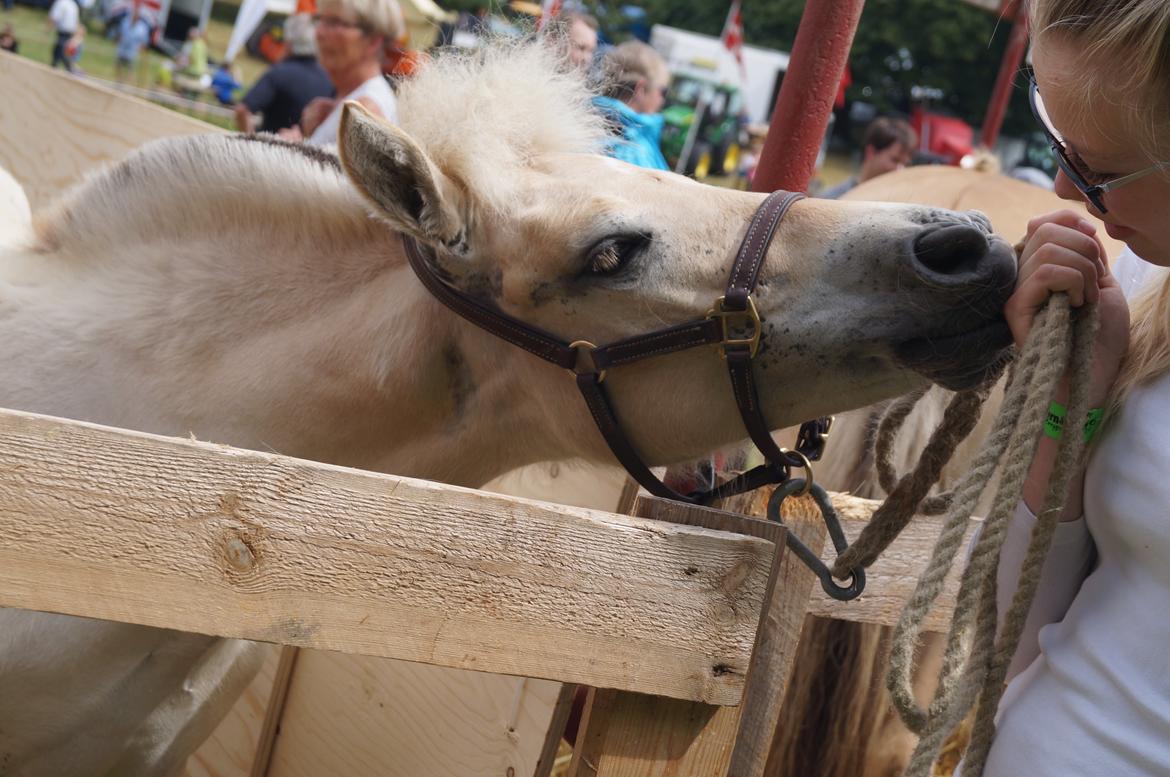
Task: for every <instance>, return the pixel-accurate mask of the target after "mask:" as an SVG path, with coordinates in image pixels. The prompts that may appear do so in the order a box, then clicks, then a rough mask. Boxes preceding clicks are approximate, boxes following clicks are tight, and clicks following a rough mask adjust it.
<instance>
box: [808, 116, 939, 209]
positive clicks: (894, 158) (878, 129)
mask: <svg viewBox="0 0 1170 777" xmlns="http://www.w3.org/2000/svg"><path fill="white" fill-rule="evenodd" d="M917 145H918V135H917V134H916V133H915V132H914V128H913V127H911V126H910V124H909V122H907V121H905V120H904V119H896V118H893V117H890V116H879V117H878V118H876V119H874V120H873V121H871V122H870V123H869V126H868V127H866V128H865V139H864V141H863V142H862V156H861V169H860V170H858V171H857V175H855V176H852V177H851V178H848V179H847V180H845V181H843V182H842V183H839V184H837V185H836V186H832V187H829V188H828V189H825V190H824V191H822V192H821V193H820V194H818V195H817V196H818V197H824V198H827V199H830V200H835V199H837V198H839V197H841V196H842V195H843V194H845V192H847V191H849V190H850V189H852V188H853V187H855V186H857V185H858V184H859V183H865V182H866V181H868V180H869V179H870V178H876V177H878V176H879V175H884V174H885V173H890V172H893V171H894V170H901V169H902V168H903V167H905V166H906V165H908V164H910V162H911V161H912V160H913V159H914V148H915V146H917Z"/></svg>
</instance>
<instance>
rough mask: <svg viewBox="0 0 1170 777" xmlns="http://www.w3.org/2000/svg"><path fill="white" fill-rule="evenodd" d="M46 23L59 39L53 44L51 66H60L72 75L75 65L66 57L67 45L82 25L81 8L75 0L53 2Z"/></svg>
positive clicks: (54, 0)
mask: <svg viewBox="0 0 1170 777" xmlns="http://www.w3.org/2000/svg"><path fill="white" fill-rule="evenodd" d="M46 23H47V24H48V26H50V27H52V28H53V31H54V32H56V34H57V39H56V41H54V43H53V59H52V64H51V66H52V67H57V65H58V64H59V65H61V67H63V68H65V69H66V70H68V71H69V72H70V73H72V72H73V63H72V62H70V61H69V57H67V56H65V44H67V43H68V42H69V39H70V38H72V37H73V36H74V34H76V33H77V28H78V27H79V26H80V25H81V8H80V7H79V6H78V5H77V3H76V2H74V0H53V5H52V6H51V7H50V8H49V17H48V19H47V20H46Z"/></svg>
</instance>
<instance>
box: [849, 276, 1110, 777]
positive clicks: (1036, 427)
mask: <svg viewBox="0 0 1170 777" xmlns="http://www.w3.org/2000/svg"><path fill="white" fill-rule="evenodd" d="M1097 326H1098V316H1097V311H1096V308H1095V306H1088V305H1087V306H1085V307H1084V308H1081V309H1079V310H1077V311H1072V310H1071V309H1070V307H1069V304H1068V296H1067V295H1066V294H1055V295H1053V296H1052V298H1051V299H1050V300H1049V302H1048V304H1047V306H1046V307H1045V308H1044V309H1043V310H1041V311H1040V312H1039V313H1038V314H1037V316H1036V320H1035V323H1034V325H1033V327H1032V330H1031V333H1030V334H1029V336H1028V339H1027V342H1025V344H1024V347H1023V349H1022V351H1021V353H1020V355H1019V357H1018V358H1017V359H1016V360H1015V362H1014V363H1013V364H1012V368H1011V371H1010V374H1009V377H1008V385H1007V389H1006V392H1005V395H1004V402H1003V406H1002V409H1001V411H1000V415H999V417H998V418H997V419H996V422H995V425H994V426H993V428H992V430H991V432H990V434H989V435H988V437H987V439H986V440H985V441H984V443H983V445H982V447H981V448H980V450H979V452H978V453H977V454H976V456H975V459H974V461H973V463H972V465H971V468H970V469H969V470H968V472H967V474H966V475H965V476H964V477H963V479H962V480H961V481H960V482H959V483H958V485H957V486H956V487H955V489H954V490H953V491H952V492H951V493H949V494H942V495H939V496H935V497H930V498H926V495H927V492H928V491H929V490H930V488H931V487H932V486H933V485H934V484H935V483H936V482H937V481H938V478H939V475H940V473H941V472H942V468H943V466H945V464H946V462H947V461H948V460H949V458H950V457H951V455H952V454H953V453H954V450H955V447H956V446H957V445H958V444H959V443H960V442H961V441H962V440H963V439H964V438H965V437H966V436H967V435H968V434H969V433H970V431H971V430H972V429H973V428H974V426H975V424H976V423H977V422H978V419H979V414H980V412H981V409H982V405H983V402H984V400H985V399H986V398H987V395H988V394H989V393H990V390H991V387H992V384H993V383H994V380H995V379H998V374H997V375H995V376H994V377H993V379H992V380H991V381H989V382H988V383H987V384H985V385H984V386H982V387H980V388H978V389H975V390H972V391H967V392H960V393H958V394H956V395H955V396H954V397H953V398H952V400H951V402H950V404H949V405H948V407H947V409H946V412H945V414H944V417H943V420H942V422H941V423H940V424H939V426H938V428H937V429H936V430H935V431H934V433H933V434H932V435H931V438H930V440H929V441H928V443H927V446H926V449H925V451H924V452H923V454H922V456H921V458H920V459H919V461H918V463H917V465H916V466H915V468H914V470H913V471H911V472H910V473H908V474H906V475H905V476H903V477H901V478H897V477H896V475H895V474H894V473H893V468H892V466H891V465H890V449H891V446H892V442H893V439H894V436H895V434H896V432H897V430H898V428H899V427H900V426H901V424H902V422H903V421H904V420H905V419H906V416H907V415H908V414H909V413H910V411H911V409H912V408H913V406H914V404H915V403H916V402H917V401H918V400H919V399H921V397H922V395H923V394H924V393H925V392H924V391H923V392H918V393H917V394H914V395H910V396H908V397H905V398H903V399H901V400H899V401H897V402H895V403H894V404H893V405H891V406H890V408H889V409H888V410H887V412H886V415H885V417H884V418H883V419H882V422H881V424H880V426H879V431H878V439H877V461H878V465H879V478H880V479H881V485H882V486H883V488H885V489H886V491H887V494H888V497H887V499H886V501H885V502H884V503H883V504H882V506H881V507H880V508H878V510H877V511H875V513H874V515H873V518H872V519H871V521H870V523H869V524H868V525H867V526H866V528H865V530H864V531H863V532H862V533H861V535H860V536H859V537H858V539H857V541H856V542H854V543H853V544H852V545H850V547H849V549H848V551H846V552H845V553H843V554H842V555H841V556H840V557H839V558H838V559H837V562H836V564H835V566H834V568H833V573H834V575H837V576H838V577H840V578H842V579H844V578H845V577H848V574H849V572H848V570H849V569H851V568H853V567H854V566H856V565H861V566H864V567H868V566H869V565H870V564H872V563H873V561H874V560H876V559H877V557H878V555H879V554H880V553H881V552H882V551H883V550H885V548H886V547H887V546H888V545H889V544H890V543H891V542H892V541H893V540H894V538H895V537H897V535H898V532H900V531H901V530H902V529H903V528H904V527H905V526H906V525H907V524H908V523H909V522H910V520H911V519H912V518H913V516H914V514H915V513H916V512H918V513H928V514H940V513H942V512H944V511H945V512H946V517H945V519H944V521H943V528H942V532H941V533H940V535H939V538H938V541H937V542H936V544H935V546H934V550H933V551H932V553H931V558H930V561H929V562H928V564H927V568H926V570H925V571H924V572H923V574H922V576H921V578H920V579H919V580H918V583H917V585H916V587H915V589H914V593H913V594H912V595H911V597H910V600H909V601H908V602H907V604H906V606H905V608H904V609H903V611H902V615H901V617H900V618H899V620H898V624H897V626H896V627H895V629H894V637H893V642H892V646H891V650H890V666H889V673H888V675H887V678H886V681H887V687H888V688H889V691H890V695H891V697H892V699H893V704H894V707H895V708H896V709H897V710H898V713H899V715H900V716H901V717H902V720H903V721H905V723H906V725H907V726H908V727H909V728H910V729H911V730H912V731H914V732H916V733H918V734H919V741H918V746H917V748H916V749H915V751H914V754H913V755H912V757H911V760H910V764H909V766H908V767H907V769H906V772H905V774H906V777H929V775H930V774H931V769H932V767H933V764H934V762H935V760H936V759H937V758H938V755H939V752H940V750H941V749H942V747H943V744H944V743H945V742H946V739H947V736H948V735H949V734H950V732H951V731H952V730H953V729H954V728H955V727H957V726H958V725H959V724H960V723H961V722H962V721H963V719H964V718H965V717H966V716H967V714H968V713H969V712H970V711H971V709H972V707H973V706H975V705H978V706H977V711H976V713H975V723H974V727H973V729H972V734H971V741H970V744H969V745H968V748H967V752H966V755H965V757H964V761H963V774H964V777H980V776H981V775H982V773H983V766H984V763H985V762H986V759H987V754H988V751H989V750H990V747H991V741H992V738H993V737H994V735H995V720H994V718H995V711H996V708H997V706H998V704H999V699H1000V697H1001V695H1002V694H1003V689H1004V680H1005V677H1006V675H1007V670H1008V665H1009V664H1010V662H1011V659H1012V656H1013V655H1014V654H1015V651H1016V646H1017V645H1018V643H1019V640H1020V635H1021V633H1022V632H1023V628H1024V622H1025V620H1026V618H1027V615H1028V611H1029V609H1030V608H1031V604H1032V600H1033V598H1034V597H1035V594H1036V589H1037V587H1038V584H1039V580H1040V571H1041V569H1042V566H1043V561H1044V558H1045V556H1046V554H1047V552H1048V548H1049V546H1050V545H1051V542H1052V536H1053V533H1054V532H1055V530H1056V525H1057V522H1058V520H1059V516H1060V514H1061V512H1062V510H1063V507H1064V502H1065V496H1066V494H1067V491H1068V487H1069V484H1070V482H1071V480H1072V477H1073V475H1074V474H1075V473H1076V471H1077V469H1078V467H1079V465H1080V461H1081V456H1082V454H1083V452H1084V436H1083V435H1082V434H1079V433H1076V432H1077V431H1079V430H1077V429H1075V428H1074V427H1073V426H1071V425H1070V427H1069V428H1068V430H1067V431H1066V433H1065V434H1064V435H1063V436H1062V439H1061V440H1060V445H1059V448H1058V453H1057V458H1056V463H1055V465H1054V467H1053V470H1052V474H1051V476H1050V478H1049V483H1048V490H1047V493H1046V497H1045V500H1044V506H1043V508H1042V509H1041V510H1040V512H1039V513H1038V514H1037V521H1036V526H1035V528H1034V529H1033V532H1032V537H1031V540H1030V543H1029V546H1028V551H1027V554H1026V557H1025V559H1024V562H1023V568H1022V572H1021V575H1020V578H1019V587H1018V589H1017V590H1016V593H1015V595H1014V597H1013V599H1012V603H1011V606H1010V608H1009V610H1008V612H1007V614H1006V615H1005V617H1004V618H1003V621H1002V625H1001V627H1000V630H999V635H998V637H997V635H996V622H997V613H996V570H997V567H998V565H999V554H1000V548H1001V546H1002V545H1003V540H1004V537H1005V535H1006V530H1007V524H1008V520H1009V518H1010V517H1011V515H1012V514H1013V512H1014V511H1015V506H1016V504H1017V503H1018V502H1019V501H1020V498H1021V493H1022V491H1023V486H1024V481H1025V479H1026V476H1027V473H1028V469H1029V467H1030V465H1031V462H1032V458H1033V456H1034V455H1035V452H1036V447H1037V445H1038V443H1039V440H1040V436H1041V431H1042V427H1043V423H1044V420H1045V416H1046V413H1047V409H1048V405H1049V402H1050V401H1051V400H1052V398H1053V397H1054V396H1055V393H1056V389H1057V385H1058V383H1059V381H1060V378H1061V376H1062V375H1064V374H1065V372H1066V370H1067V369H1068V367H1069V365H1070V364H1072V365H1075V369H1074V371H1073V373H1072V379H1071V381H1070V396H1069V401H1068V418H1070V419H1072V418H1084V417H1085V414H1086V413H1087V411H1088V375H1089V361H1090V357H1091V352H1092V345H1093V340H1094V338H1095V336H1096V331H1097ZM1070 330H1071V336H1070ZM996 470H1000V480H999V488H998V490H997V492H996V494H995V498H994V500H993V502H992V507H991V510H990V513H989V515H988V516H987V518H986V519H985V521H984V523H983V526H982V529H981V531H980V532H979V535H978V538H977V539H976V540H975V543H974V547H973V548H972V550H971V553H970V556H969V559H968V561H967V566H966V568H965V569H964V571H963V573H962V577H961V581H960V585H959V594H958V599H957V602H956V605H955V610H954V614H953V616H952V619H951V625H950V631H949V633H948V634H947V643H946V650H945V653H944V656H943V662H942V669H941V671H940V676H939V683H938V687H937V689H936V691H935V694H934V698H933V700H932V701H931V703H930V706H929V707H928V708H927V709H925V710H924V709H921V708H920V707H919V706H918V703H917V701H916V699H915V698H914V693H913V688H912V686H911V678H912V669H913V663H914V661H913V658H914V648H915V646H916V644H917V642H918V637H919V635H920V634H921V631H922V626H923V622H924V621H925V618H926V616H927V613H928V612H929V610H930V608H931V606H932V605H933V603H934V601H935V600H936V599H937V598H938V595H939V594H940V593H941V592H942V589H943V583H944V580H945V578H946V576H947V573H948V572H949V571H950V569H951V567H952V566H953V565H954V562H955V559H956V557H957V556H958V555H959V550H960V549H961V547H962V545H963V537H964V535H965V530H966V527H967V524H968V521H969V520H970V519H971V516H972V512H973V510H974V507H975V505H976V503H977V502H978V500H979V498H980V496H981V495H982V493H983V491H984V489H985V488H986V486H987V484H988V483H989V482H991V480H992V476H993V475H994V474H995V472H996Z"/></svg>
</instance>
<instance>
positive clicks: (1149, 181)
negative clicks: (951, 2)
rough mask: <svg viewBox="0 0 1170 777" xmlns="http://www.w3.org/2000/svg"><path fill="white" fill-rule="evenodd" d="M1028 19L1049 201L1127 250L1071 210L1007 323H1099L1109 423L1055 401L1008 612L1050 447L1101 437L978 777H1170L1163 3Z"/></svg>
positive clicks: (1168, 21)
mask: <svg viewBox="0 0 1170 777" xmlns="http://www.w3.org/2000/svg"><path fill="white" fill-rule="evenodd" d="M1031 15H1032V30H1033V33H1032V58H1033V66H1034V82H1033V84H1032V85H1031V88H1030V99H1031V101H1032V108H1033V111H1034V113H1035V115H1036V118H1037V120H1038V121H1039V123H1040V126H1041V128H1042V129H1043V130H1044V131H1045V132H1046V133H1047V135H1048V136H1049V140H1050V141H1051V143H1052V144H1053V150H1054V151H1055V153H1056V155H1057V157H1058V162H1059V166H1060V173H1059V174H1058V176H1057V179H1056V192H1057V193H1058V194H1060V195H1061V196H1062V197H1064V198H1066V199H1069V200H1081V201H1083V202H1085V203H1086V205H1087V207H1088V209H1089V212H1090V213H1092V214H1093V215H1094V216H1097V217H1098V218H1100V219H1101V220H1102V221H1103V222H1104V223H1105V230H1106V231H1107V232H1108V233H1109V235H1110V236H1112V237H1113V238H1115V239H1118V240H1121V241H1124V242H1125V243H1126V245H1127V249H1126V250H1125V252H1124V253H1123V254H1122V256H1121V257H1120V258H1119V259H1118V260H1117V262H1116V263H1115V264H1114V266H1113V267H1112V268H1110V267H1109V266H1108V265H1107V264H1106V262H1105V254H1104V250H1103V249H1102V247H1101V244H1100V241H1099V240H1098V239H1097V237H1096V231H1095V228H1094V226H1093V225H1092V224H1091V223H1089V222H1088V221H1087V220H1086V219H1084V218H1083V216H1079V215H1077V214H1076V213H1075V212H1073V211H1071V210H1068V211H1059V212H1057V213H1051V214H1048V215H1045V216H1041V217H1038V218H1036V219H1034V220H1033V221H1032V222H1031V223H1030V224H1029V228H1028V235H1027V237H1026V239H1025V242H1024V244H1023V249H1022V251H1021V253H1020V264H1019V276H1018V278H1017V285H1016V291H1015V293H1014V294H1013V296H1012V297H1011V299H1010V300H1009V301H1008V303H1007V306H1006V308H1005V315H1006V317H1007V319H1008V323H1009V325H1010V326H1011V328H1012V332H1013V335H1014V336H1015V340H1016V342H1017V344H1022V343H1023V341H1024V338H1025V336H1026V335H1027V332H1028V330H1029V328H1030V327H1031V324H1032V321H1033V317H1034V316H1035V314H1036V312H1037V311H1038V310H1039V309H1040V308H1041V307H1042V306H1043V304H1044V303H1045V302H1046V301H1047V300H1048V297H1049V296H1050V295H1051V294H1052V293H1053V292H1066V293H1067V294H1068V295H1069V297H1070V299H1071V301H1072V304H1073V305H1076V306H1079V305H1082V304H1084V303H1085V302H1092V303H1096V304H1097V305H1098V308H1099V311H1100V316H1101V327H1100V331H1099V333H1098V336H1097V340H1096V343H1095V347H1094V360H1093V366H1092V369H1091V372H1090V387H1091V388H1090V395H1091V397H1090V399H1091V402H1092V406H1093V407H1094V408H1099V410H1095V411H1094V412H1092V413H1091V414H1090V419H1073V418H1068V419H1063V420H1061V419H1060V418H1059V416H1060V413H1061V408H1062V405H1061V403H1062V402H1063V400H1064V399H1065V398H1066V396H1067V380H1066V381H1065V382H1064V384H1063V385H1062V388H1061V389H1060V390H1059V391H1058V395H1057V396H1055V397H1052V400H1053V405H1052V407H1050V417H1053V418H1055V419H1056V422H1055V424H1054V427H1055V428H1051V429H1049V433H1048V436H1046V437H1044V438H1042V440H1041V443H1040V446H1039V448H1038V450H1037V452H1036V456H1035V458H1034V460H1033V462H1032V468H1031V470H1030V472H1029V476H1028V480H1027V482H1026V485H1025V489H1024V501H1023V503H1022V504H1021V505H1020V506H1019V507H1018V509H1017V513H1016V515H1015V517H1014V519H1013V524H1012V526H1011V528H1010V529H1009V536H1008V541H1007V544H1006V545H1005V547H1004V551H1003V553H1002V556H1001V561H1000V564H1001V567H1000V573H999V591H998V596H999V601H1000V610H1001V612H1003V611H1005V609H1006V607H1007V605H1008V603H1009V602H1010V600H1011V595H1012V592H1013V591H1014V590H1015V587H1016V581H1017V579H1018V575H1019V569H1018V567H1019V564H1020V561H1021V559H1022V557H1023V553H1024V548H1025V547H1026V545H1027V542H1028V536H1029V533H1030V531H1031V526H1032V524H1033V523H1034V521H1035V518H1034V513H1033V511H1035V510H1038V509H1040V506H1041V504H1042V502H1043V500H1044V489H1045V481H1046V480H1047V475H1048V473H1049V472H1050V471H1051V469H1052V465H1053V461H1054V458H1055V449H1056V442H1055V441H1054V440H1053V439H1049V437H1055V436H1058V435H1060V434H1086V436H1089V435H1095V439H1094V440H1093V445H1092V448H1091V452H1090V456H1089V458H1088V463H1087V467H1086V468H1085V469H1084V471H1083V472H1082V473H1081V474H1080V475H1079V476H1078V477H1077V478H1075V479H1074V483H1073V487H1072V489H1071V491H1070V493H1069V495H1068V501H1067V505H1066V508H1065V511H1064V513H1063V514H1062V515H1061V516H1060V519H1061V524H1060V526H1059V528H1058V530H1057V535H1056V539H1055V540H1054V543H1053V547H1052V550H1051V551H1050V554H1049V558H1048V560H1047V561H1046V562H1045V566H1044V569H1043V573H1042V582H1041V588H1040V591H1039V593H1038V595H1037V598H1036V602H1035V604H1034V605H1033V607H1032V611H1031V613H1030V615H1029V622H1028V627H1027V628H1026V630H1025V634H1024V639H1023V640H1022V641H1021V644H1020V648H1019V650H1018V651H1017V653H1016V656H1015V660H1014V662H1013V664H1012V671H1011V674H1010V675H1009V676H1010V678H1011V680H1010V684H1009V686H1008V689H1007V691H1006V693H1005V695H1004V697H1003V700H1002V702H1001V704H1000V706H999V712H998V727H997V736H996V738H995V741H994V743H993V744H992V746H991V751H990V753H989V755H988V758H987V762H986V765H985V768H984V772H983V773H984V774H985V775H987V777H1008V776H1009V775H1010V776H1012V777H1014V776H1015V775H1028V776H1029V777H1046V776H1047V775H1053V776H1055V775H1071V774H1091V775H1108V776H1109V777H1130V776H1133V777H1136V775H1152V774H1170V650H1168V649H1167V647H1166V637H1167V634H1168V631H1170V629H1168V628H1167V625H1166V621H1165V620H1164V618H1163V617H1162V615H1161V614H1162V613H1163V612H1164V611H1165V610H1164V607H1165V603H1166V601H1167V600H1170V435H1168V434H1167V432H1170V275H1168V274H1167V272H1166V270H1165V268H1167V267H1170V3H1168V2H1166V1H1165V0H1032V3H1031ZM1127 300H1128V301H1127ZM1131 319H1132V323H1131ZM1106 411H1108V412H1106ZM1102 416H1104V417H1105V421H1104V423H1103V424H1102V425H1101V426H1100V427H1096V423H1097V421H1096V419H1099V418H1100V417H1102ZM1061 424H1063V429H1060V428H1059V426H1060V425H1061ZM970 766H971V767H974V764H971V765H970Z"/></svg>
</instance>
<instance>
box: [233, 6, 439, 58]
mask: <svg viewBox="0 0 1170 777" xmlns="http://www.w3.org/2000/svg"><path fill="white" fill-rule="evenodd" d="M398 4H399V5H400V6H401V7H402V15H403V16H404V17H405V18H406V34H407V39H408V41H409V43H410V47H411V48H415V49H426V48H430V46H431V44H433V43H434V42H435V38H436V37H437V36H438V34H439V28H438V25H439V24H441V23H443V22H453V21H455V18H456V16H457V14H455V13H453V12H451V11H444V10H443V9H442V8H440V7H439V6H438V5H437V4H436V3H435V1H434V0H398ZM314 5H315V4H314V3H313V0H243V2H242V3H240V11H239V13H238V14H237V15H236V25H235V27H234V28H232V36H231V39H230V40H229V41H228V47H227V51H226V52H225V54H224V57H225V58H226V59H228V60H232V59H235V58H236V55H237V54H239V53H240V50H241V49H242V48H243V47H244V44H245V43H247V41H248V38H249V37H250V36H251V35H252V33H253V32H255V30H256V28H257V27H259V26H260V22H262V21H264V17H265V16H267V15H268V14H269V13H275V14H291V13H294V12H296V13H312V12H313V11H314V7H313V6H314Z"/></svg>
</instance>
